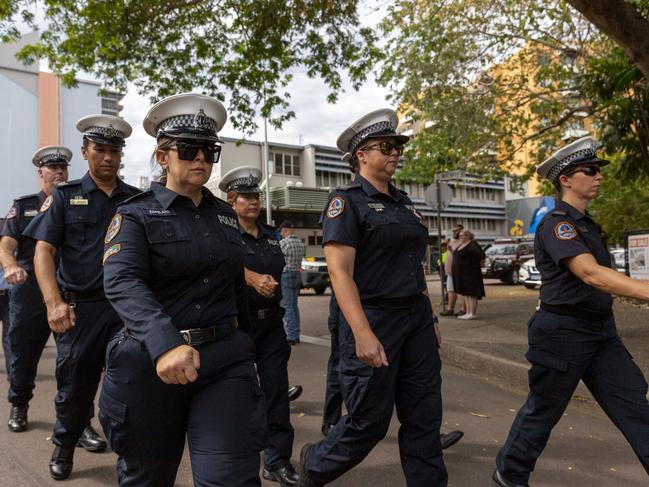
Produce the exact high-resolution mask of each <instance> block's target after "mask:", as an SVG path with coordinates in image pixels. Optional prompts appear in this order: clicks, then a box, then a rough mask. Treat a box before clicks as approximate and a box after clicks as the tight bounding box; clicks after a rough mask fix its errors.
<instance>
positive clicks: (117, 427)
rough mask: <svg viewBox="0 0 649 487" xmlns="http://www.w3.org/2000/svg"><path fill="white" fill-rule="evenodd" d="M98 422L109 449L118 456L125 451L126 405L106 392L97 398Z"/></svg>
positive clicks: (126, 434) (102, 392) (126, 436)
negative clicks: (102, 429)
mask: <svg viewBox="0 0 649 487" xmlns="http://www.w3.org/2000/svg"><path fill="white" fill-rule="evenodd" d="M99 422H100V423H101V426H102V428H104V433H106V437H107V438H108V441H109V443H110V449H111V450H113V451H114V452H115V453H117V454H118V455H123V454H124V452H125V451H126V446H127V439H128V431H127V427H126V404H124V403H122V402H120V401H118V400H117V399H115V398H114V397H113V396H111V395H110V394H107V393H106V391H105V390H104V391H101V396H100V397H99Z"/></svg>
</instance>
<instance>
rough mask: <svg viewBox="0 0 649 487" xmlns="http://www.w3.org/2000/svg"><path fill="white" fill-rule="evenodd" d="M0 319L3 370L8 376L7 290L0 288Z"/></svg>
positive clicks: (9, 349)
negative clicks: (0, 322)
mask: <svg viewBox="0 0 649 487" xmlns="http://www.w3.org/2000/svg"><path fill="white" fill-rule="evenodd" d="M0 321H2V352H3V353H4V356H5V371H6V372H7V379H8V378H9V369H10V368H11V346H10V345H9V291H8V290H7V289H0Z"/></svg>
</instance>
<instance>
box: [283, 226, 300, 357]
mask: <svg viewBox="0 0 649 487" xmlns="http://www.w3.org/2000/svg"><path fill="white" fill-rule="evenodd" d="M279 233H280V235H281V236H282V240H280V242H279V245H280V247H281V249H282V253H283V254H284V259H285V260H286V265H285V266H284V271H283V272H282V308H284V311H285V314H284V330H285V331H286V339H287V340H288V343H290V344H291V345H296V344H298V343H300V310H299V308H298V305H297V299H298V296H299V294H300V288H301V287H302V281H301V279H302V278H301V277H300V268H301V266H302V257H304V243H303V242H302V240H300V237H298V236H297V235H295V232H294V230H293V224H292V223H291V222H289V221H285V222H282V224H281V225H280V226H279Z"/></svg>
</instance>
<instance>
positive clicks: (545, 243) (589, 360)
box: [492, 137, 649, 487]
mask: <svg viewBox="0 0 649 487" xmlns="http://www.w3.org/2000/svg"><path fill="white" fill-rule="evenodd" d="M596 147H597V141H596V140H595V139H593V138H592V137H584V138H581V139H578V140H576V141H574V142H572V143H571V144H568V145H567V146H565V147H563V148H562V149H560V150H558V151H557V152H555V153H554V154H553V155H552V156H551V157H550V158H548V159H547V160H545V161H544V162H543V163H542V164H541V165H540V166H539V167H538V168H537V172H538V173H539V175H541V176H542V177H544V178H546V179H548V180H549V181H550V182H551V183H552V184H553V185H554V187H555V189H556V190H557V193H558V199H557V200H556V204H555V208H554V210H553V211H551V212H550V213H548V214H547V215H546V216H545V217H544V218H543V219H542V220H541V222H540V224H539V226H538V229H537V231H536V235H535V242H534V255H535V259H536V267H537V268H538V269H539V271H540V273H541V279H542V285H541V305H540V309H539V310H538V311H537V312H536V313H535V314H534V315H533V316H532V317H531V319H530V320H529V322H528V342H529V349H528V351H527V354H526V357H527V359H528V360H529V361H530V362H531V364H532V366H531V368H530V371H529V379H530V380H529V383H530V392H529V395H528V398H527V401H526V402H525V404H524V405H523V407H522V408H521V409H520V410H519V412H518V414H517V416H516V419H515V420H514V423H513V425H512V427H511V430H510V432H509V436H508V438H507V440H506V442H505V444H504V445H503V447H502V449H501V450H500V452H499V453H498V456H497V458H496V470H495V471H494V474H493V477H492V478H493V480H494V481H495V483H496V484H497V485H499V486H501V487H522V486H526V485H528V480H529V476H530V473H531V472H532V471H533V470H534V466H535V464H536V460H537V459H538V457H539V456H540V455H541V453H542V451H543V449H544V447H545V445H546V443H547V441H548V438H549V437H550V433H551V432H552V428H553V427H554V425H555V424H556V423H557V422H558V421H559V419H561V417H562V415H563V412H564V410H565V409H566V407H567V405H568V403H569V401H570V398H571V397H572V394H573V392H574V391H575V388H576V387H577V384H578V383H579V380H583V382H584V384H585V385H586V387H588V389H589V390H590V392H591V393H592V395H593V397H594V398H595V400H597V402H598V403H599V405H600V406H601V407H602V409H604V411H605V412H606V414H607V415H608V416H609V417H610V418H611V420H612V421H613V423H614V424H615V425H616V426H617V427H618V428H619V429H620V431H621V432H622V433H623V434H624V436H625V438H626V439H627V441H628V442H629V444H630V445H631V447H632V448H633V450H634V452H635V453H636V455H637V456H638V458H639V459H640V462H641V463H642V465H643V467H644V468H645V470H646V471H647V473H649V403H648V402H647V397H646V396H647V382H646V381H645V378H644V376H643V374H642V372H641V371H640V369H639V368H638V366H637V365H636V364H635V362H634V361H633V359H632V357H631V355H630V354H629V352H628V351H627V350H626V348H625V347H624V344H623V343H622V341H621V340H620V337H619V336H618V334H617V330H616V327H615V319H614V317H613V311H612V298H611V294H617V295H619V296H628V297H631V298H635V299H641V300H644V301H649V284H647V283H646V282H642V281H637V280H634V279H631V278H629V277H627V276H625V275H623V274H621V273H619V272H617V271H615V270H613V269H612V268H611V259H610V254H609V252H608V249H607V247H606V244H605V242H604V241H603V238H602V234H601V228H600V227H599V225H597V224H596V223H595V221H593V219H592V217H591V216H590V214H589V213H588V205H589V203H590V202H591V201H592V200H593V199H595V197H597V195H598V193H599V192H600V185H601V182H602V179H603V176H602V174H601V173H600V168H601V167H602V166H604V165H606V164H608V161H605V160H602V159H600V158H599V157H598V156H597V153H596Z"/></svg>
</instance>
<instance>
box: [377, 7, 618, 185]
mask: <svg viewBox="0 0 649 487" xmlns="http://www.w3.org/2000/svg"><path fill="white" fill-rule="evenodd" d="M382 29H383V31H384V34H385V36H386V38H387V42H388V52H389V55H388V56H386V59H385V61H384V64H383V66H382V70H381V73H380V77H379V81H380V83H382V84H383V85H385V86H387V87H389V88H390V89H391V92H392V98H393V100H394V101H395V102H399V103H402V107H403V109H404V110H405V111H406V112H409V113H410V116H412V117H414V118H418V119H420V120H424V121H425V120H428V121H430V123H429V124H428V125H429V127H428V128H427V129H424V130H422V131H420V132H419V133H418V134H417V137H416V138H415V140H414V141H413V144H412V147H411V149H410V150H409V151H408V152H407V154H406V155H407V162H406V164H405V167H404V169H403V175H404V176H411V175H414V176H415V177H418V178H425V177H426V175H427V176H428V177H429V178H430V177H431V176H432V174H433V173H435V172H436V171H439V170H446V169H450V168H466V169H469V170H470V171H471V172H473V173H475V172H483V173H486V174H488V175H495V174H497V173H498V172H499V171H502V170H505V171H513V172H516V173H529V172H530V171H531V168H532V167H533V166H534V165H535V164H537V163H538V161H539V160H542V159H543V158H544V157H545V156H546V155H547V154H548V152H549V151H550V150H552V149H554V148H555V147H556V145H557V143H560V139H561V136H562V134H563V133H564V131H565V130H566V129H576V128H582V127H583V125H584V121H585V119H586V118H588V117H589V116H591V115H592V113H593V112H594V107H593V106H592V104H591V103H589V102H588V101H584V99H583V98H582V97H581V96H580V95H581V88H580V86H579V82H580V79H581V78H580V76H581V74H582V73H583V72H584V70H585V69H586V67H587V66H588V62H589V60H590V58H591V57H593V56H597V55H599V54H600V53H602V52H606V51H607V49H609V48H610V44H609V43H608V42H607V41H606V40H605V39H604V38H603V36H602V35H601V34H599V33H598V32H597V31H596V30H595V29H594V27H593V26H592V25H591V24H590V23H589V22H587V21H586V20H584V19H583V18H582V17H581V16H580V15H578V14H577V13H575V12H574V11H573V10H572V9H571V8H570V7H568V5H567V3H566V2H565V1H560V0H551V1H549V2H538V1H532V0H429V1H426V2H412V1H411V0H397V1H396V2H395V3H394V4H393V6H392V7H390V8H389V10H388V14H387V16H386V20H385V21H384V22H383V24H382Z"/></svg>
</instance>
